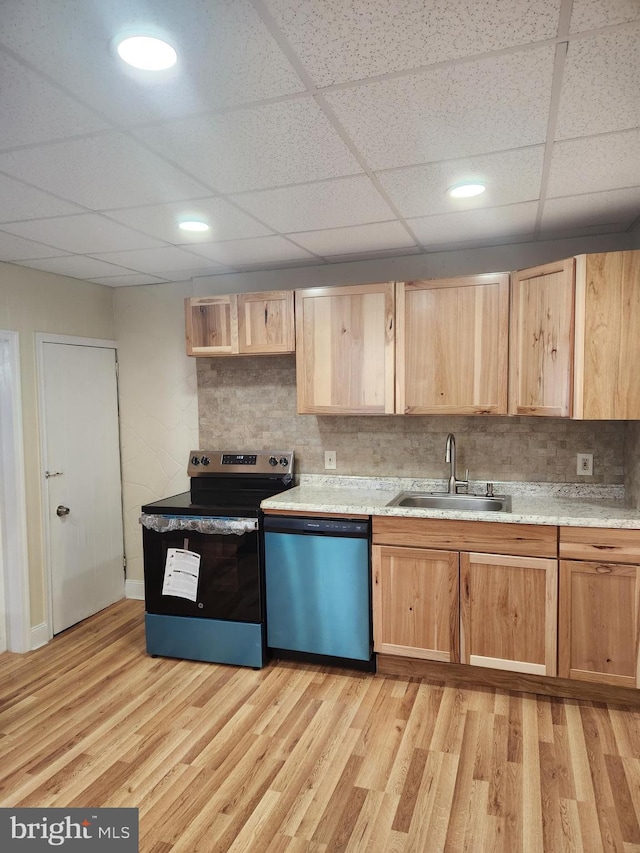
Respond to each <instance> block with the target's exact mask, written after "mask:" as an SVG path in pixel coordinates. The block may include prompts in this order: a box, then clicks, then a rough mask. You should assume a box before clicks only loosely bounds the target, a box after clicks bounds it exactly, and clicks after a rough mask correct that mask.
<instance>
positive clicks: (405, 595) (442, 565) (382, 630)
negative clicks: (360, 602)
mask: <svg viewBox="0 0 640 853" xmlns="http://www.w3.org/2000/svg"><path fill="white" fill-rule="evenodd" d="M373 641H374V649H375V651H376V652H380V653H385V654H391V655H402V656H408V657H414V658H423V659H427V660H438V661H447V662H455V661H458V660H459V655H458V553H457V552H456V551H435V550H429V549H426V548H398V547H395V546H388V545H374V547H373Z"/></svg>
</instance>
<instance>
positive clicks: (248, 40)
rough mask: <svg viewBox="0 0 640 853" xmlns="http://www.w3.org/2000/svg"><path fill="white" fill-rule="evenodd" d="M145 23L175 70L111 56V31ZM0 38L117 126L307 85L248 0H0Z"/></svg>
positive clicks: (125, 31) (115, 33)
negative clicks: (169, 49)
mask: <svg viewBox="0 0 640 853" xmlns="http://www.w3.org/2000/svg"><path fill="white" fill-rule="evenodd" d="M142 28H144V29H145V30H146V31H149V30H151V31H155V32H156V33H158V34H159V35H163V36H164V37H165V38H166V39H167V40H169V41H171V42H172V43H173V44H175V47H176V49H177V51H178V56H179V60H178V63H177V65H176V66H175V67H174V69H171V70H170V71H166V72H160V73H151V74H150V73H148V72H141V71H136V70H135V69H132V68H129V67H128V66H126V65H124V64H123V63H122V62H121V61H120V60H119V59H118V57H117V56H116V54H115V51H114V49H113V44H112V43H113V41H114V39H115V38H116V37H117V36H118V35H119V34H120V33H123V34H130V33H131V32H135V31H136V30H137V31H140V30H141V29H142ZM0 43H4V44H6V45H8V46H9V47H10V48H11V49H12V50H15V51H17V52H20V53H21V54H22V55H23V56H24V57H25V58H26V59H27V60H28V61H29V62H30V63H31V64H32V65H33V66H34V67H36V68H37V69H39V70H40V71H43V72H44V73H46V74H47V75H49V77H50V78H52V79H53V80H55V81H56V82H57V83H59V84H61V85H62V86H64V87H66V88H67V89H68V90H69V91H70V92H73V93H74V94H76V95H77V96H79V97H80V98H82V99H84V101H85V102H86V103H87V104H91V105H92V106H94V107H95V109H97V110H100V111H101V112H102V113H104V114H105V115H106V116H108V117H109V118H110V119H112V120H114V121H117V122H118V123H121V124H122V123H124V124H127V123H133V124H138V123H140V122H144V121H149V120H154V119H158V118H169V117H174V116H180V115H187V114H190V113H194V112H202V111H205V110H208V109H211V108H213V107H214V106H219V105H229V104H234V103H240V102H247V101H255V100H259V99H261V98H265V97H273V96H277V95H286V94H290V93H292V92H297V91H301V90H302V89H303V88H304V87H303V85H302V83H301V81H300V79H299V77H298V76H297V74H296V73H295V71H294V70H293V68H292V67H291V65H290V63H289V61H288V60H287V59H286V57H285V56H284V54H283V53H282V51H281V50H280V49H279V48H278V45H277V43H276V41H275V39H274V38H273V36H272V35H271V33H270V32H269V31H268V29H267V28H266V26H265V25H264V23H263V22H262V20H261V19H260V17H259V16H258V14H257V13H256V11H255V9H254V8H253V6H252V5H251V3H250V2H248V0H222V2H220V0H218V2H215V3H205V2H202V0H182V2H180V3H176V2H175V0H153V2H152V3H149V2H145V0H108V2H100V0H97V2H96V0H94V2H86V1H85V2H82V0H55V2H51V0H29V2H25V0H3V3H2V27H1V29H0Z"/></svg>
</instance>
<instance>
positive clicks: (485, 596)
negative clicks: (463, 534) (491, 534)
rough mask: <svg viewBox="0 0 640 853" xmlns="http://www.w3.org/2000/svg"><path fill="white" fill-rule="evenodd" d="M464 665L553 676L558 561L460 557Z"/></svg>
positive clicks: (485, 555)
mask: <svg viewBox="0 0 640 853" xmlns="http://www.w3.org/2000/svg"><path fill="white" fill-rule="evenodd" d="M460 590H461V595H460V623H461V629H460V659H461V661H462V663H468V664H472V665H475V666H484V667H489V668H491V669H506V670H511V671H514V672H524V673H530V674H534V675H555V674H556V654H557V607H558V561H557V560H555V559H541V558H537V557H509V556H504V555H498V554H478V553H462V554H460Z"/></svg>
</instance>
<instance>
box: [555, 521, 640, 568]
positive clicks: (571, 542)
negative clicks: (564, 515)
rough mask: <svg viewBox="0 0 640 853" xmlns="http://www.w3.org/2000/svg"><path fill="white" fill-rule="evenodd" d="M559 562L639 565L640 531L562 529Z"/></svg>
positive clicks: (586, 528) (587, 528) (590, 528)
mask: <svg viewBox="0 0 640 853" xmlns="http://www.w3.org/2000/svg"><path fill="white" fill-rule="evenodd" d="M560 558H561V559H563V560H591V561H594V560H595V561H597V560H605V561H606V562H608V563H640V530H621V529H605V528H594V527H561V528H560Z"/></svg>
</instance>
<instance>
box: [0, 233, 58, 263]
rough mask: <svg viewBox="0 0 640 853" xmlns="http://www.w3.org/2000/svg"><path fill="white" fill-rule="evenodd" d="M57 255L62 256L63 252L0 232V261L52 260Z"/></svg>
mask: <svg viewBox="0 0 640 853" xmlns="http://www.w3.org/2000/svg"><path fill="white" fill-rule="evenodd" d="M57 255H64V252H61V251H60V250H59V249H54V248H53V247H52V246H44V245H43V244H42V243H34V242H33V241H32V240H24V239H23V238H22V237H16V235H15V234H7V232H6V231H0V261H26V260H29V259H30V258H53V257H55V256H57Z"/></svg>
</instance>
